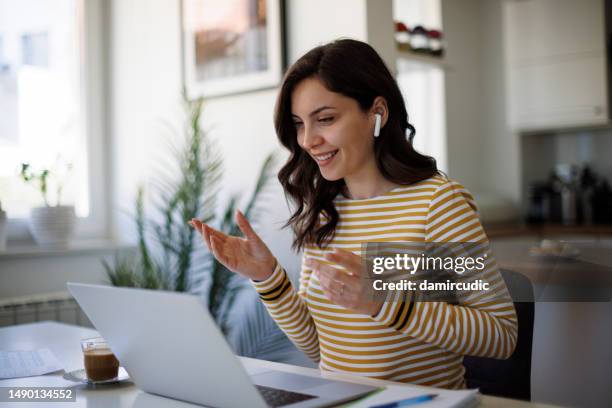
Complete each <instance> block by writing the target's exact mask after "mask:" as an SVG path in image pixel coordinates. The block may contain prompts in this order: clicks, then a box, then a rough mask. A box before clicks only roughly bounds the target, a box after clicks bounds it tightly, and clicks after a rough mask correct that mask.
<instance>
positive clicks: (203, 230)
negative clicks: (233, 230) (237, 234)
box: [189, 218, 227, 252]
mask: <svg viewBox="0 0 612 408" xmlns="http://www.w3.org/2000/svg"><path fill="white" fill-rule="evenodd" d="M189 224H190V225H191V226H192V227H193V228H195V229H196V230H197V231H199V232H200V234H202V238H204V242H205V243H206V246H207V247H208V250H209V251H211V252H212V242H211V238H212V237H213V236H215V237H217V239H218V240H219V241H220V242H225V240H226V239H227V237H226V235H225V234H224V233H222V232H221V231H217V230H216V229H214V228H212V227H210V226H208V225H206V224H204V223H203V222H202V221H200V220H198V219H195V218H194V219H192V220H191V221H189Z"/></svg>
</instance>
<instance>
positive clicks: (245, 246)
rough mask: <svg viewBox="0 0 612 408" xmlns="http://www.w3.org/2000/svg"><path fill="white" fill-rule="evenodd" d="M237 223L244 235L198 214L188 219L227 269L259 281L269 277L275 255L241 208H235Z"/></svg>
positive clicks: (273, 266) (274, 262)
mask: <svg viewBox="0 0 612 408" xmlns="http://www.w3.org/2000/svg"><path fill="white" fill-rule="evenodd" d="M236 223H237V224H238V227H239V228H240V230H241V231H242V233H243V234H244V238H241V237H234V236H230V235H227V234H224V233H223V232H221V231H218V230H216V229H214V228H211V227H210V226H208V225H206V224H204V223H203V222H201V221H200V220H197V219H195V218H194V219H192V220H191V221H190V222H189V224H190V225H191V226H192V227H193V228H195V229H196V230H197V231H198V232H200V233H201V234H202V238H203V239H204V242H205V243H206V246H207V247H208V250H209V251H210V252H211V253H212V254H213V255H214V256H215V258H217V260H218V261H219V262H221V263H222V264H223V265H224V266H225V267H226V268H227V269H229V270H230V271H232V272H237V273H239V274H241V275H243V276H245V277H247V278H249V279H252V280H256V281H262V280H265V279H267V278H269V277H270V275H272V272H273V271H274V268H275V266H276V259H275V258H274V255H272V252H270V250H269V249H268V247H267V246H266V244H265V243H264V242H263V241H262V240H261V238H259V235H257V233H256V232H255V231H254V230H253V228H252V227H251V224H249V221H248V220H247V219H246V217H245V216H244V215H243V214H242V213H241V212H240V211H236Z"/></svg>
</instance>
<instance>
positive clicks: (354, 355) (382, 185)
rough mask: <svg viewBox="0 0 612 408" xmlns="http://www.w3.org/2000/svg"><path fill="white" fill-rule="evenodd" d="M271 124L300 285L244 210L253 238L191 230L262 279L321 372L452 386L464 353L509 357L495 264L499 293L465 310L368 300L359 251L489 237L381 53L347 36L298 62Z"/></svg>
mask: <svg viewBox="0 0 612 408" xmlns="http://www.w3.org/2000/svg"><path fill="white" fill-rule="evenodd" d="M274 121H275V127H276V132H277V134H278V137H279V139H280V142H281V143H282V144H283V145H284V146H285V147H286V148H287V149H288V150H289V151H290V156H289V159H288V161H287V163H286V164H285V166H284V167H283V168H282V169H281V171H280V173H279V180H280V182H281V184H282V186H283V188H284V191H285V193H286V194H288V195H289V197H290V198H291V199H292V200H293V203H294V204H295V212H294V213H293V214H292V217H291V218H290V219H289V221H288V223H287V225H291V227H292V229H293V231H294V233H295V239H294V242H293V246H294V248H295V249H297V250H303V251H304V256H303V263H302V271H301V275H300V287H299V291H296V289H295V288H294V287H293V285H292V284H291V282H290V281H289V279H288V278H287V274H286V272H285V271H284V269H283V268H282V266H281V265H279V264H278V263H277V262H276V260H275V258H274V256H273V255H272V253H271V252H270V250H269V249H268V248H267V246H266V245H265V243H264V242H263V241H262V240H261V239H260V238H259V236H258V235H257V234H256V233H255V231H254V230H253V229H252V228H251V226H250V225H249V223H248V222H247V220H246V218H245V217H244V216H243V215H242V214H241V213H240V212H238V213H237V214H236V221H237V223H238V226H239V227H240V229H241V230H242V232H243V233H244V237H243V238H239V237H230V236H227V235H225V234H223V233H221V232H219V231H217V230H215V229H213V228H211V227H210V226H208V225H206V224H203V223H201V222H199V221H197V220H192V226H193V227H194V228H196V229H197V230H198V231H200V232H201V233H202V236H203V239H204V241H205V243H206V245H207V246H208V248H209V249H210V250H211V251H212V253H213V254H214V256H215V257H216V258H217V259H218V260H219V261H220V262H221V263H223V264H224V265H225V266H226V267H227V268H229V269H230V270H232V271H235V272H237V273H240V274H242V275H244V276H246V277H248V278H250V279H251V280H252V283H253V285H254V287H255V289H256V290H257V291H258V292H259V295H260V297H261V299H262V301H263V302H264V303H265V305H266V307H267V308H268V310H269V312H270V314H271V316H272V317H273V318H274V319H275V321H276V322H277V323H278V325H279V326H280V327H281V328H282V329H283V330H284V332H285V333H286V334H287V335H288V336H289V338H291V340H292V341H293V342H294V343H295V344H296V345H297V347H299V348H300V349H301V350H302V351H303V352H304V353H305V354H306V355H308V356H309V357H311V358H312V359H313V360H315V361H317V362H319V366H320V368H321V369H324V370H328V371H336V372H342V373H351V374H358V375H364V376H368V377H374V378H382V379H387V380H393V381H401V382H410V383H416V384H423V385H431V386H438V387H447V388H463V387H465V381H464V371H465V370H464V368H463V365H462V359H463V357H462V356H463V355H465V354H471V355H480V356H488V357H497V358H507V357H509V356H510V355H511V354H512V351H513V349H514V346H515V343H516V334H517V321H516V315H515V311H514V306H513V303H512V302H511V300H510V298H509V296H508V293H507V289H506V287H505V284H504V283H503V280H502V279H501V278H500V275H499V273H498V271H497V268H496V266H495V262H494V259H493V258H491V257H489V259H488V261H487V265H486V267H487V269H486V271H485V272H486V275H487V276H488V278H489V282H490V283H491V285H492V287H493V288H495V290H494V292H495V295H494V294H493V292H491V294H490V295H487V296H480V297H476V298H475V299H471V300H469V299H468V300H464V301H462V302H459V304H450V303H448V302H422V301H416V300H415V298H414V297H413V296H407V297H406V300H404V301H400V302H393V301H391V300H390V301H386V302H385V301H377V300H374V299H373V298H368V297H364V296H362V295H361V294H362V292H363V290H364V287H363V286H364V285H365V283H364V282H365V280H363V279H361V274H362V273H363V272H362V262H361V256H360V255H362V254H361V247H360V244H361V243H364V242H397V241H411V242H421V243H423V242H451V241H463V242H466V241H469V242H486V240H487V238H486V236H485V234H484V231H483V229H482V226H481V225H480V222H479V220H478V217H477V214H476V207H475V204H474V201H473V199H472V197H471V195H470V194H469V193H468V192H467V191H466V190H465V189H464V188H463V187H462V186H461V185H459V184H458V183H455V182H453V181H450V180H448V179H447V178H446V177H444V176H443V175H441V173H440V172H438V170H437V169H436V165H435V161H434V160H433V159H432V158H430V157H427V156H423V155H421V154H419V153H417V152H416V151H415V150H414V149H413V147H412V143H411V141H412V137H413V136H414V132H415V131H414V128H413V127H412V126H411V125H410V124H409V123H408V115H407V112H406V107H405V105H404V101H403V98H402V95H401V92H400V90H399V89H398V86H397V84H396V82H395V80H394V79H393V77H392V75H391V73H390V72H389V70H388V69H387V67H386V66H385V64H384V62H383V61H382V59H381V58H380V56H379V55H378V54H377V53H376V51H374V49H373V48H372V47H370V46H369V45H368V44H366V43H363V42H359V41H354V40H348V39H346V40H338V41H334V42H332V43H329V44H327V45H323V46H319V47H316V48H314V49H313V50H311V51H309V52H308V53H307V54H305V55H304V56H303V57H301V58H300V59H299V60H298V61H297V62H296V63H295V64H293V66H291V68H290V69H289V71H288V72H287V74H286V75H285V78H284V80H283V84H282V86H281V89H280V93H279V95H278V99H277V102H276V107H275V118H274ZM377 121H378V122H379V123H377ZM408 131H409V132H410V137H409V138H408V139H407V138H406V133H407V132H408ZM338 267H340V269H339V268H338Z"/></svg>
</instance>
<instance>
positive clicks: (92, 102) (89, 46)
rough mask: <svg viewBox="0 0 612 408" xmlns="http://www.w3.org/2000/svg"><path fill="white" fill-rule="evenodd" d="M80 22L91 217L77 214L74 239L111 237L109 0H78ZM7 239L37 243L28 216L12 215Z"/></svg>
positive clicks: (81, 78)
mask: <svg viewBox="0 0 612 408" xmlns="http://www.w3.org/2000/svg"><path fill="white" fill-rule="evenodd" d="M76 7H77V16H78V17H77V19H78V24H79V36H80V38H79V48H80V50H81V55H80V56H79V58H80V59H81V61H82V64H81V70H80V82H81V87H80V89H81V98H80V100H81V102H82V103H83V111H82V120H83V126H82V129H83V130H84V131H85V137H86V140H85V145H86V151H87V166H88V180H87V181H88V196H89V216H88V217H84V218H81V217H77V222H76V227H75V234H74V238H76V239H110V238H111V235H112V234H111V214H110V207H111V202H112V200H111V197H110V193H111V187H110V186H111V180H110V177H109V172H108V169H109V168H110V167H109V165H108V161H109V158H110V153H111V148H110V143H108V141H109V139H110V138H108V137H107V136H106V135H108V132H107V124H108V123H109V122H108V112H109V110H108V107H107V103H108V100H109V97H108V89H109V87H108V86H107V85H108V84H109V83H110V81H109V80H108V55H109V48H108V45H109V44H108V35H107V34H108V33H107V30H106V27H108V24H106V23H107V22H108V21H109V10H108V0H76ZM7 221H8V223H7V226H8V231H7V232H8V234H7V240H8V243H9V244H10V243H11V242H13V241H19V242H21V243H33V238H32V235H31V233H30V231H29V227H28V218H9V219H8V220H7Z"/></svg>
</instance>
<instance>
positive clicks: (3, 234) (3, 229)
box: [0, 202, 8, 251]
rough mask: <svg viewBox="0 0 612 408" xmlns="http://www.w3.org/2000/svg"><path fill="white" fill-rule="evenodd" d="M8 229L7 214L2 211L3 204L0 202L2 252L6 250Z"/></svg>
mask: <svg viewBox="0 0 612 408" xmlns="http://www.w3.org/2000/svg"><path fill="white" fill-rule="evenodd" d="M7 229H8V226H7V222H6V212H5V211H4V210H3V209H2V202H0V251H4V250H5V249H6V236H7Z"/></svg>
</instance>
